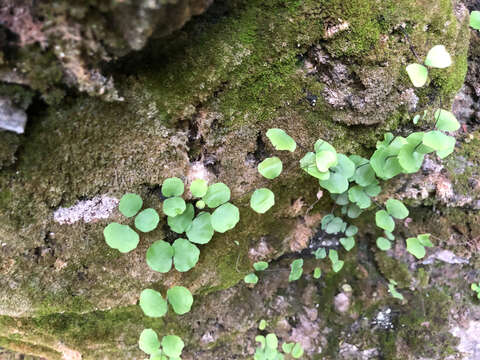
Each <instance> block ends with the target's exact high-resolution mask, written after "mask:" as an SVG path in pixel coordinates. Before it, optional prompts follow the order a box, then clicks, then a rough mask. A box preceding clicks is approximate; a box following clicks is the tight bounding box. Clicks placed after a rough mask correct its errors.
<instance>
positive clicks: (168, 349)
mask: <svg viewBox="0 0 480 360" xmlns="http://www.w3.org/2000/svg"><path fill="white" fill-rule="evenodd" d="M184 346H185V344H184V343H183V341H182V339H181V338H180V337H178V336H176V335H167V336H164V337H163V339H162V350H163V352H164V353H165V354H166V355H167V356H169V357H171V358H178V357H179V356H180V355H181V354H182V350H183V347H184Z"/></svg>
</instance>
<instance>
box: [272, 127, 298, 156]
mask: <svg viewBox="0 0 480 360" xmlns="http://www.w3.org/2000/svg"><path fill="white" fill-rule="evenodd" d="M267 137H268V139H269V140H270V142H271V143H272V145H273V147H274V148H275V149H276V150H288V151H290V152H294V151H295V149H296V148H297V143H296V142H295V140H293V139H292V138H291V137H290V136H289V135H288V134H287V133H286V132H285V131H283V130H282V129H269V130H268V131H267Z"/></svg>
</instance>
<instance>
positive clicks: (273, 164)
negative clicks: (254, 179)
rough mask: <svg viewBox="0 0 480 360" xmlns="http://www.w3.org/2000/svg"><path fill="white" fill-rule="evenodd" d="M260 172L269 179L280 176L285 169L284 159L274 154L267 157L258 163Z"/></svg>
mask: <svg viewBox="0 0 480 360" xmlns="http://www.w3.org/2000/svg"><path fill="white" fill-rule="evenodd" d="M257 169H258V172H259V173H260V174H261V175H262V176H263V177H265V178H267V179H270V180H271V179H275V178H276V177H278V176H279V175H280V174H281V173H282V170H283V164H282V161H281V160H280V159H279V158H278V157H276V156H274V157H270V158H266V159H265V160H263V161H262V162H261V163H260V164H258V167H257Z"/></svg>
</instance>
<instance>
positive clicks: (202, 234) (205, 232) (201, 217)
mask: <svg viewBox="0 0 480 360" xmlns="http://www.w3.org/2000/svg"><path fill="white" fill-rule="evenodd" d="M186 233H187V238H188V240H190V241H191V242H193V243H196V244H206V243H208V242H209V241H210V240H211V239H212V237H213V233H214V230H213V227H212V220H211V215H210V214H209V213H206V212H201V213H200V214H198V215H197V217H196V218H195V219H193V221H192V224H191V225H190V227H189V228H188V229H187V232H186Z"/></svg>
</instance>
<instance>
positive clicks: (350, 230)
mask: <svg viewBox="0 0 480 360" xmlns="http://www.w3.org/2000/svg"><path fill="white" fill-rule="evenodd" d="M357 232H358V227H356V226H355V225H349V226H348V227H347V230H346V231H345V235H346V236H355V235H356V234H357Z"/></svg>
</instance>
